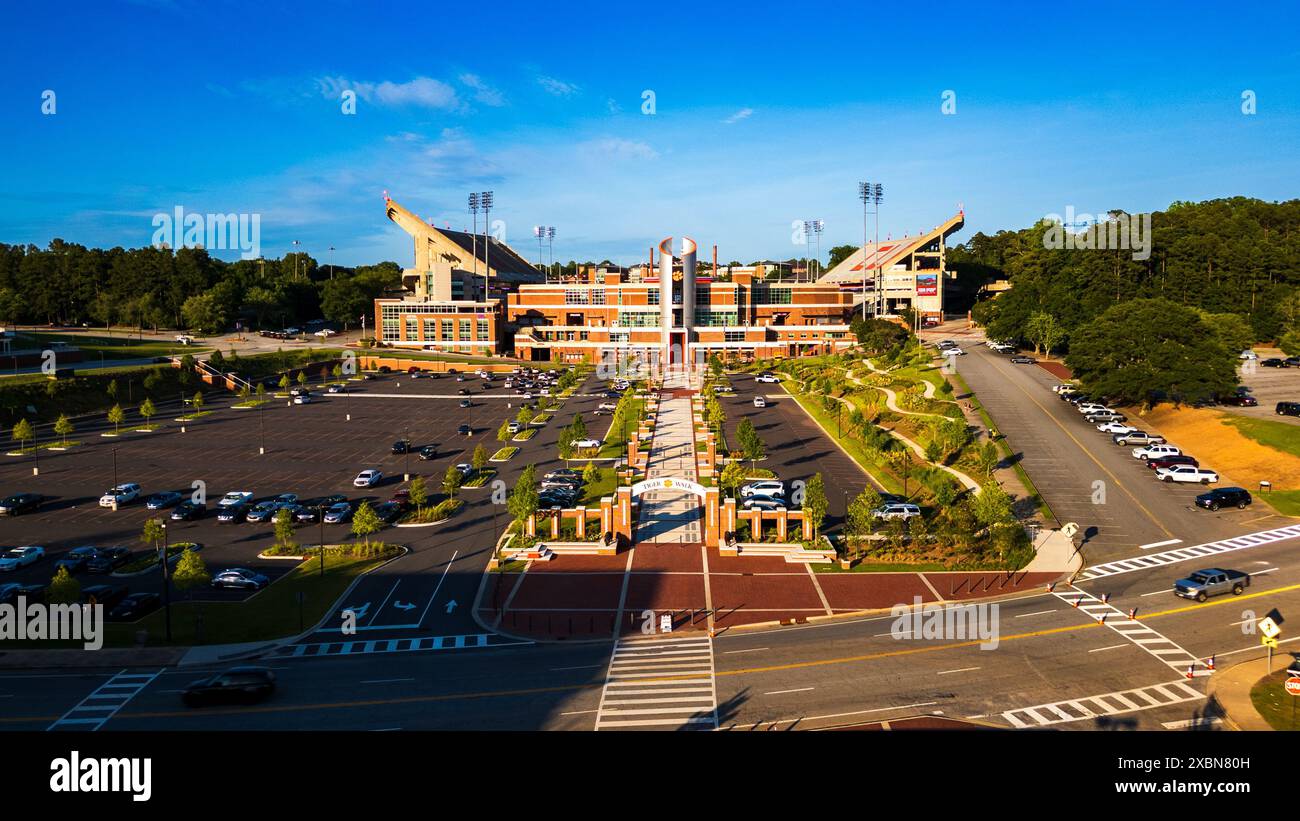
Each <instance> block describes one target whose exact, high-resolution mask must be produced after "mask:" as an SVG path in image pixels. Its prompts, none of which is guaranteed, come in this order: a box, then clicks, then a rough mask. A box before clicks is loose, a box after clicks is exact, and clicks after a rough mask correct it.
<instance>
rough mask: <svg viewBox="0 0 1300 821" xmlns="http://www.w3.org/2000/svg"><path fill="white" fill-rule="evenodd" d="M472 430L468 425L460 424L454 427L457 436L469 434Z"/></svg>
mask: <svg viewBox="0 0 1300 821" xmlns="http://www.w3.org/2000/svg"><path fill="white" fill-rule="evenodd" d="M473 432H474V429H473V428H471V427H470V426H469V425H461V426H460V427H458V428H456V434H457V435H458V436H469V435H470V434H472V433H473Z"/></svg>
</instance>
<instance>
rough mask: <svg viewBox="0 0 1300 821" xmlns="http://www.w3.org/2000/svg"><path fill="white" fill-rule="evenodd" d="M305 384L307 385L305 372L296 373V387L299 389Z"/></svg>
mask: <svg viewBox="0 0 1300 821" xmlns="http://www.w3.org/2000/svg"><path fill="white" fill-rule="evenodd" d="M306 384H307V372H306V371H298V387H300V388H301V387H302V386H303V385H306Z"/></svg>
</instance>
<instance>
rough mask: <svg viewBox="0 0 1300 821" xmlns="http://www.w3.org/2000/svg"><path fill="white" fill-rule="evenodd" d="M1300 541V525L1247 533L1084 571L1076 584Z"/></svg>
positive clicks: (1121, 560)
mask: <svg viewBox="0 0 1300 821" xmlns="http://www.w3.org/2000/svg"><path fill="white" fill-rule="evenodd" d="M1297 537H1300V525H1291V526H1289V527H1279V528H1277V529H1276V530H1261V531H1259V532H1258V533H1247V534H1245V535H1242V536H1234V537H1232V538H1231V539H1220V540H1219V541H1217V542H1206V543H1205V544H1197V545H1191V546H1190V547H1180V548H1178V549H1177V550H1166V551H1164V552H1162V553H1151V554H1149V555H1144V556H1134V557H1132V558H1129V559H1117V560H1115V561H1113V562H1105V563H1104V564H1098V565H1093V566H1092V567H1087V568H1084V569H1083V571H1082V572H1081V573H1079V575H1078V577H1076V579H1075V581H1081V582H1085V581H1089V580H1091V579H1100V578H1103V577H1105V576H1115V575H1118V574H1120V573H1132V572H1134V571H1135V570H1146V569H1148V568H1152V567H1161V566H1163V565H1167V564H1176V563H1178V562H1186V561H1190V560H1192V559H1203V558H1205V557H1206V556H1213V555H1216V554H1218V553H1229V552H1231V551H1233V550H1244V549H1246V548H1248V547H1258V546H1260V545H1265V544H1272V543H1273V542H1281V541H1285V540H1287V539H1295V538H1297Z"/></svg>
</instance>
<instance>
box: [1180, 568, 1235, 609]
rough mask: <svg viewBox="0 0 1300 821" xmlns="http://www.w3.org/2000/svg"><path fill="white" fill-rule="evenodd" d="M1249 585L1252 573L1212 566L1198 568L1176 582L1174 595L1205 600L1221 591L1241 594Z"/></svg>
mask: <svg viewBox="0 0 1300 821" xmlns="http://www.w3.org/2000/svg"><path fill="white" fill-rule="evenodd" d="M1247 587H1250V575H1249V574H1248V573H1240V572H1238V571H1236V570H1219V569H1217V568H1213V567H1212V568H1208V569H1206V570H1197V571H1196V572H1195V573H1192V574H1191V575H1189V576H1188V577H1187V578H1185V579H1179V580H1178V581H1176V582H1174V595H1175V596H1181V597H1182V598H1184V599H1196V600H1197V601H1205V600H1206V599H1208V598H1209V597H1210V596H1217V595H1219V594H1221V593H1232V595H1234V596H1240V595H1241V594H1242V592H1243V591H1244V590H1245V589H1246V588H1247Z"/></svg>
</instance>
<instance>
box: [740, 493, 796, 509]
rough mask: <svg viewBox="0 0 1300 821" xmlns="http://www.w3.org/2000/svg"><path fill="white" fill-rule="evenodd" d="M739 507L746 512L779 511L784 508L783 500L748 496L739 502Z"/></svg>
mask: <svg viewBox="0 0 1300 821" xmlns="http://www.w3.org/2000/svg"><path fill="white" fill-rule="evenodd" d="M741 507H743V508H744V509H746V510H755V509H757V510H779V509H781V508H783V507H785V500H783V499H774V498H772V497H771V496H750V497H749V498H747V499H745V501H744V502H741Z"/></svg>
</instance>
